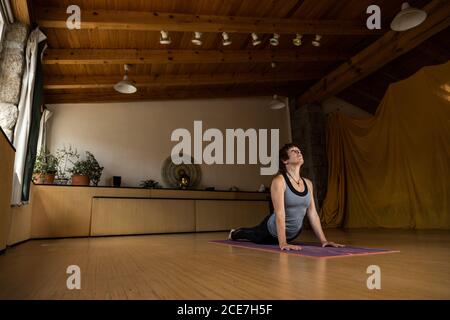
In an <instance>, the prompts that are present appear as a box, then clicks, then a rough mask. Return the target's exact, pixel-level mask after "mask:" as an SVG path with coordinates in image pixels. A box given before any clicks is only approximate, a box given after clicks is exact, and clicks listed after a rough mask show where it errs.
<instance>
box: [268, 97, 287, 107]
mask: <svg viewBox="0 0 450 320" xmlns="http://www.w3.org/2000/svg"><path fill="white" fill-rule="evenodd" d="M284 107H286V104H285V103H284V101H283V100H281V99H280V98H279V97H278V96H277V95H276V94H274V95H273V97H272V100H271V101H270V102H269V108H270V109H272V110H279V109H283V108H284Z"/></svg>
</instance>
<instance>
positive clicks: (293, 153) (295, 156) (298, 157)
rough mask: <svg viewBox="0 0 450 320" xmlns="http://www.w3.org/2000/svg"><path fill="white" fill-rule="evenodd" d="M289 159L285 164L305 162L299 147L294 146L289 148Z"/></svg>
mask: <svg viewBox="0 0 450 320" xmlns="http://www.w3.org/2000/svg"><path fill="white" fill-rule="evenodd" d="M287 153H288V156H289V159H287V160H286V161H285V162H284V163H285V164H300V165H302V164H303V155H302V152H301V151H300V149H299V148H297V147H292V148H290V149H289V150H288V152H287Z"/></svg>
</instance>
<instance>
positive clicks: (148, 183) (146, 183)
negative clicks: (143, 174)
mask: <svg viewBox="0 0 450 320" xmlns="http://www.w3.org/2000/svg"><path fill="white" fill-rule="evenodd" d="M140 187H142V188H146V189H160V188H161V186H160V185H159V183H158V182H157V181H155V180H142V181H141V184H140Z"/></svg>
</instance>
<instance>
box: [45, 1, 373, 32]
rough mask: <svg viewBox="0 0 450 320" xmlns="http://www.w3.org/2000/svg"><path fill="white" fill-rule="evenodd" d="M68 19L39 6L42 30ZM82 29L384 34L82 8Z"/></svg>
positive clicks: (350, 24) (304, 23)
mask: <svg viewBox="0 0 450 320" xmlns="http://www.w3.org/2000/svg"><path fill="white" fill-rule="evenodd" d="M68 17H69V15H68V14H67V13H66V8H45V7H39V8H38V10H37V21H38V23H39V26H40V27H42V28H59V29H66V28H67V26H66V20H67V18H68ZM81 29H82V30H83V29H84V30H87V29H97V30H127V31H129V30H134V31H160V30H165V31H180V32H195V31H198V32H223V31H225V32H230V33H233V32H236V33H252V32H258V33H274V32H276V33H280V34H295V33H301V34H321V35H366V34H379V33H380V32H382V31H380V30H369V29H368V28H367V27H366V21H365V20H360V21H348V20H306V19H291V18H285V19H283V18H263V17H238V16H212V15H196V14H180V13H161V12H136V11H117V10H114V11H112V10H84V9H81Z"/></svg>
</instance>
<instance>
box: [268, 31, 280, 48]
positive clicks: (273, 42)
mask: <svg viewBox="0 0 450 320" xmlns="http://www.w3.org/2000/svg"><path fill="white" fill-rule="evenodd" d="M279 38H280V35H279V34H278V33H274V34H273V36H272V38H270V41H269V42H270V44H271V45H272V46H274V47H276V46H277V45H278V44H279V43H280V42H279V40H278V39H279Z"/></svg>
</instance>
